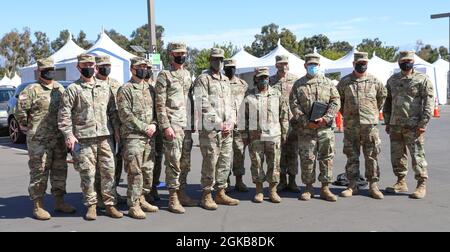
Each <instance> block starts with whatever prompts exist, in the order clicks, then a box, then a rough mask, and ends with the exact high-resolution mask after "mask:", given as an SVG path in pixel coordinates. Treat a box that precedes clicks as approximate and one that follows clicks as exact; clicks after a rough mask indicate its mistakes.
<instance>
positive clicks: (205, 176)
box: [200, 131, 233, 191]
mask: <svg viewBox="0 0 450 252" xmlns="http://www.w3.org/2000/svg"><path fill="white" fill-rule="evenodd" d="M200 150H201V152H202V156H203V163H202V179H201V184H202V188H203V190H204V191H212V190H214V189H226V188H227V187H228V183H227V180H228V176H229V174H230V170H231V155H232V151H233V136H232V134H230V135H228V136H226V137H223V135H222V132H216V131H202V132H200Z"/></svg>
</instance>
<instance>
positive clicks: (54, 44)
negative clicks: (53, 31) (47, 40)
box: [51, 30, 73, 52]
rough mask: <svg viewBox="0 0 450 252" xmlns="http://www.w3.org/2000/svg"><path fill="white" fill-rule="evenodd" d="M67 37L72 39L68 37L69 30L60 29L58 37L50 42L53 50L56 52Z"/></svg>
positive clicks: (65, 41)
mask: <svg viewBox="0 0 450 252" xmlns="http://www.w3.org/2000/svg"><path fill="white" fill-rule="evenodd" d="M69 39H73V38H70V32H69V30H62V31H61V32H59V36H58V38H56V39H55V40H53V41H52V43H51V47H52V49H53V51H54V52H56V51H58V50H59V49H61V48H62V47H63V46H64V45H65V44H66V43H67V41H68V40H69Z"/></svg>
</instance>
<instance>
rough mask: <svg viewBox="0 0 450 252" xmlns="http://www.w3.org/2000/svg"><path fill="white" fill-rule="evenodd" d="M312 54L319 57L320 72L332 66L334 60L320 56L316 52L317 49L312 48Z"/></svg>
mask: <svg viewBox="0 0 450 252" xmlns="http://www.w3.org/2000/svg"><path fill="white" fill-rule="evenodd" d="M314 54H316V55H318V56H319V57H320V68H321V70H322V71H324V69H327V68H329V66H330V65H332V64H333V62H334V60H330V59H328V58H326V57H324V56H322V55H320V54H319V53H318V52H317V48H314Z"/></svg>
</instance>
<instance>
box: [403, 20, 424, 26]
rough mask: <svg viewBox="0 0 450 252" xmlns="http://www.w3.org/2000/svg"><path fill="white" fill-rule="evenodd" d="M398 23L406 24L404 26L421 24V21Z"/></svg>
mask: <svg viewBox="0 0 450 252" xmlns="http://www.w3.org/2000/svg"><path fill="white" fill-rule="evenodd" d="M397 24H399V25H404V26H419V25H420V23H419V22H408V21H405V22H398V23H397Z"/></svg>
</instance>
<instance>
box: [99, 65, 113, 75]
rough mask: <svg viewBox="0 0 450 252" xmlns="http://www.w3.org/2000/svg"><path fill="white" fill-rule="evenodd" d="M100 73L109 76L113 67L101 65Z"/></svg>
mask: <svg viewBox="0 0 450 252" xmlns="http://www.w3.org/2000/svg"><path fill="white" fill-rule="evenodd" d="M98 73H99V74H101V75H103V76H106V77H108V76H109V75H110V74H111V68H110V67H101V68H99V69H98Z"/></svg>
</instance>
